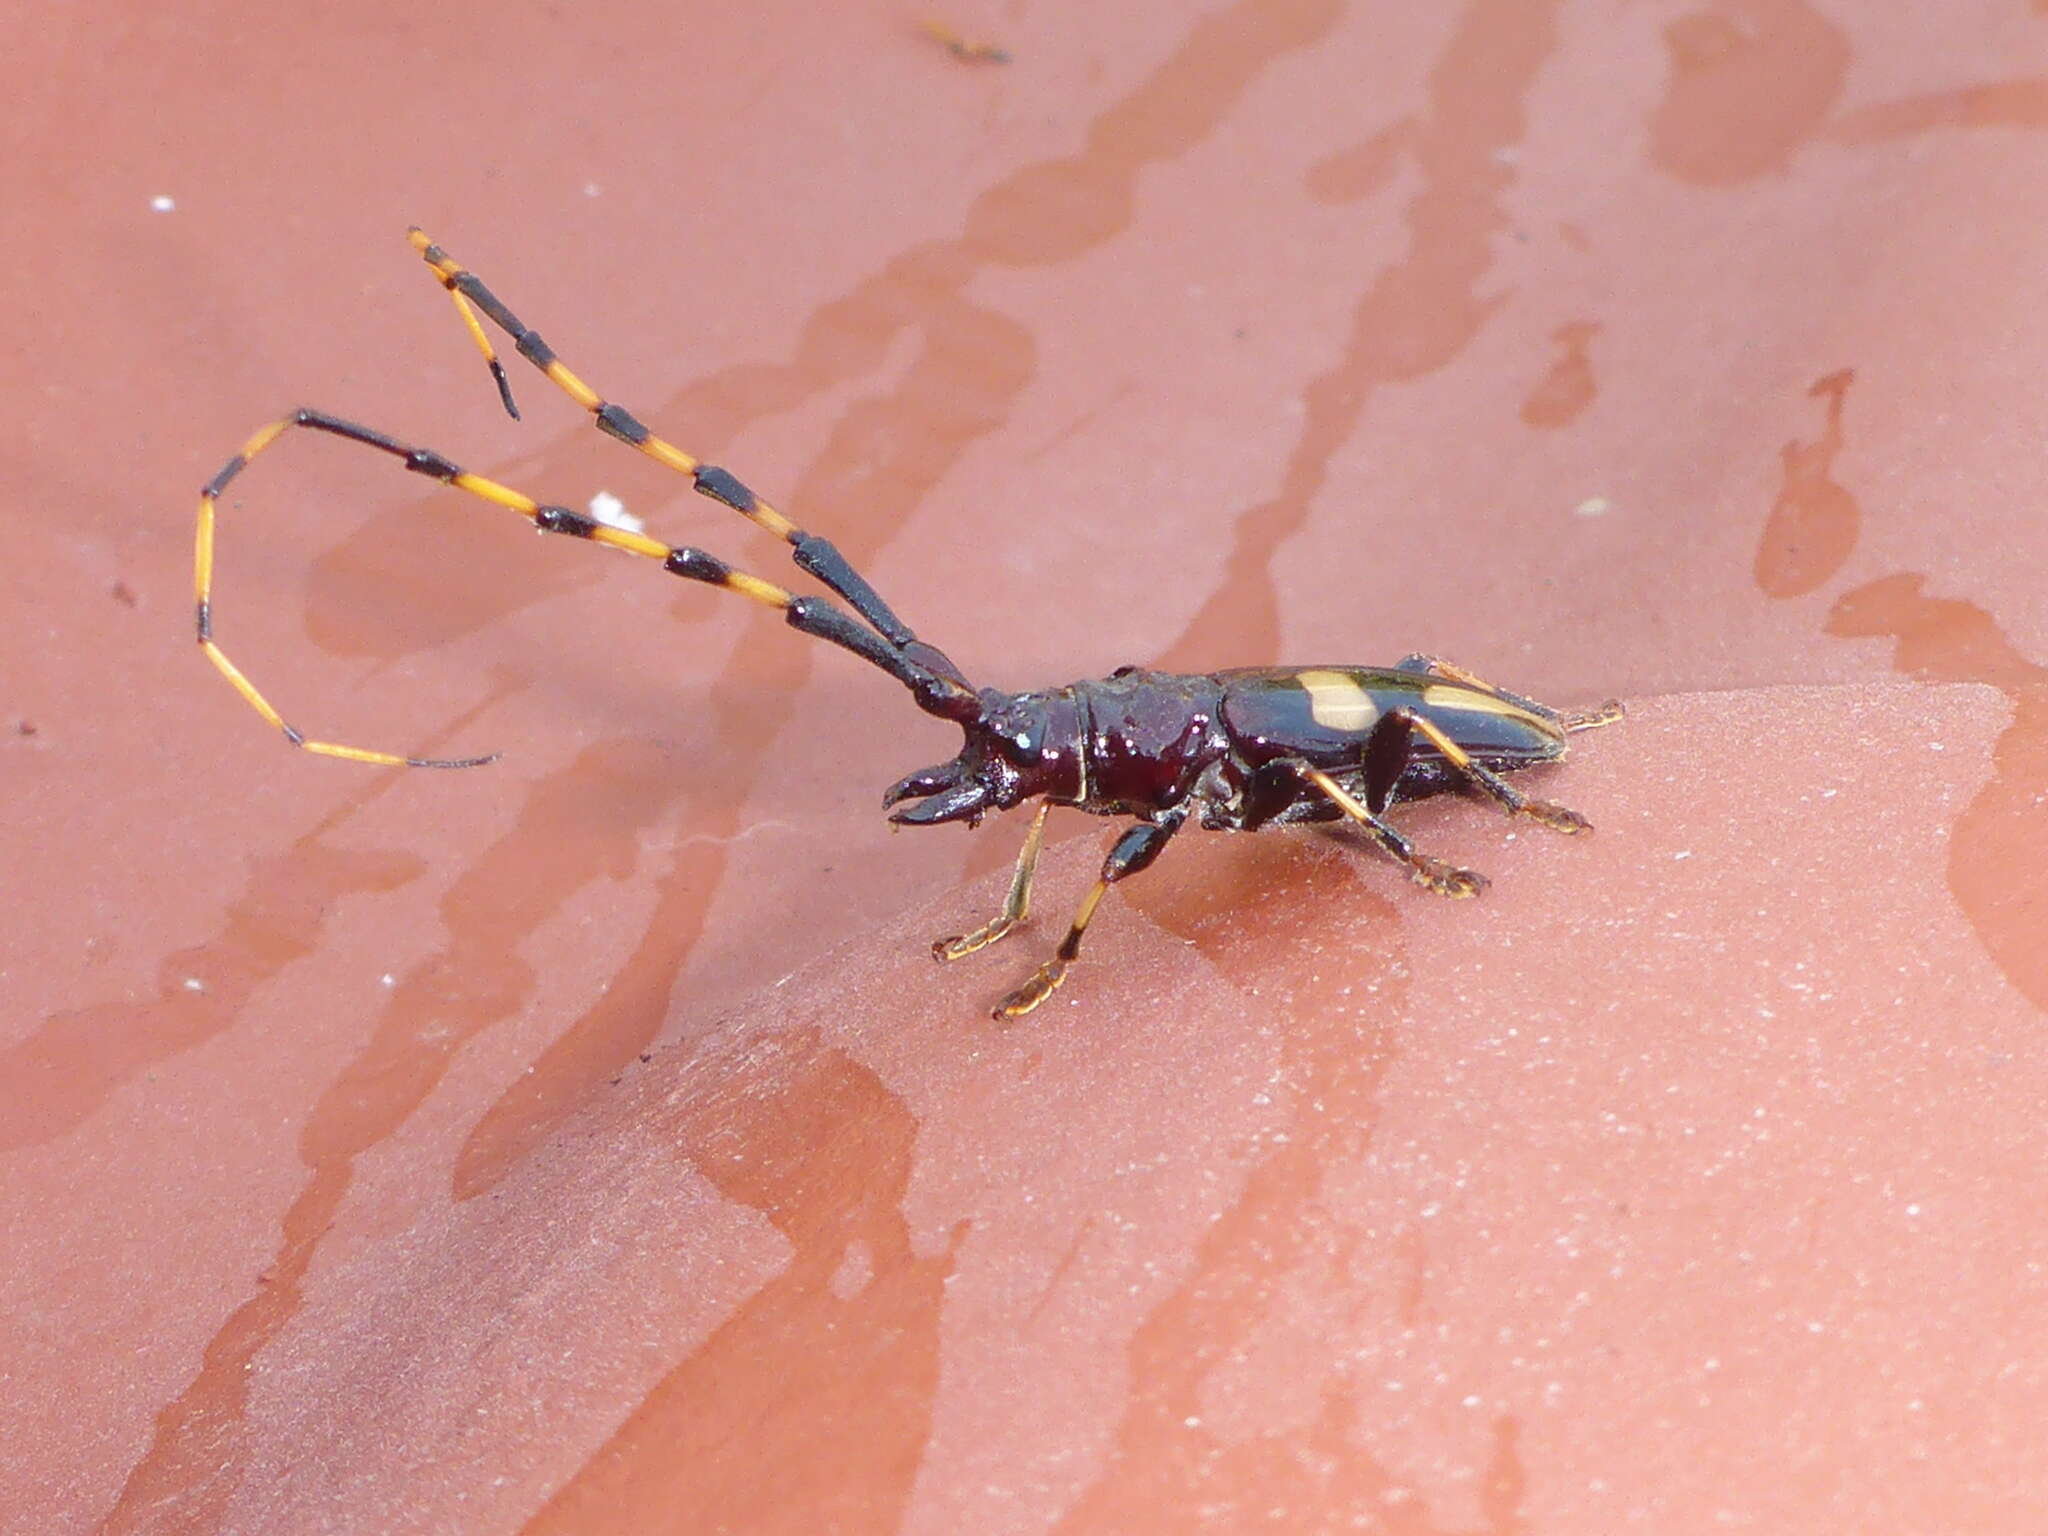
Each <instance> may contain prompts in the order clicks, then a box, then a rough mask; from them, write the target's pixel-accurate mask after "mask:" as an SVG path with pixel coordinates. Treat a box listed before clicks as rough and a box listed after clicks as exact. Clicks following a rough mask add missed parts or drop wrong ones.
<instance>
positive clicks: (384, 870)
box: [0, 836, 425, 1151]
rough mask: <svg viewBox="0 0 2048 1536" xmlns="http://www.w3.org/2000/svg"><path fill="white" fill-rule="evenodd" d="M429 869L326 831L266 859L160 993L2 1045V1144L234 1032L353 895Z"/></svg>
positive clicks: (42, 1133) (72, 1119) (34, 1139)
mask: <svg viewBox="0 0 2048 1536" xmlns="http://www.w3.org/2000/svg"><path fill="white" fill-rule="evenodd" d="M424 869H425V866H424V865H423V864H422V863H421V862H420V861H419V860H418V859H417V858H414V857H412V856H411V855H410V854H404V853H396V852H386V851H382V850H379V851H374V852H367V853H366V852H363V851H360V850H350V849H345V848H337V847H333V846H331V845H329V844H327V843H326V842H323V841H322V840H320V838H318V837H317V836H316V837H314V838H310V839H307V840H305V841H303V842H301V843H300V844H298V845H297V846H295V847H293V848H291V849H290V850H288V851H287V852H284V853H280V854H273V855H271V856H269V857H267V858H262V859H258V860H257V861H256V865H255V868H254V870H253V871H252V872H251V875H250V878H249V883H248V885H247V886H246V887H245V888H244V889H243V891H242V893H241V894H240V895H239V896H237V897H236V898H235V900H234V901H233V902H232V903H230V904H229V906H228V909H227V913H226V915H225V917H224V918H223V920H222V923H221V927H220V931H219V932H217V933H215V934H214V935H213V936H212V937H210V938H208V939H207V940H205V941H204V942H203V943H200V944H195V945H192V946H191V947H190V948H187V949H181V950H178V951H176V952H175V953H173V954H170V955H167V956H165V958H164V960H163V961H162V963H161V964H160V965H159V966H158V967H157V987H156V995H155V996H154V997H152V998H150V999H149V1000H148V1001H146V1002H139V1003H99V1004H95V1005H93V1006H91V1007H86V1008H73V1009H68V1010H66V1011H65V1012H63V1013H53V1014H51V1015H50V1016H49V1017H47V1018H45V1019H44V1020H43V1021H42V1022H41V1023H40V1024H38V1025H37V1026H36V1028H35V1030H34V1031H33V1032H32V1033H31V1034H29V1035H28V1036H27V1037H26V1038H25V1039H23V1040H21V1041H19V1042H18V1043H16V1044H14V1045H12V1046H9V1047H8V1048H7V1049H5V1050H0V1149H6V1150H10V1151H11V1150H13V1149H15V1148H17V1147H27V1146H35V1145H38V1144H40V1143H42V1142H47V1141H53V1140H55V1139H56V1138H57V1137H59V1136H63V1135H66V1134H68V1133H69V1132H71V1131H73V1130H75V1129H76V1128H77V1127H78V1126H80V1125H82V1124H83V1123H84V1122H85V1121H86V1120H88V1119H90V1118H91V1117H92V1116H93V1115H94V1114H96V1113H98V1112H99V1110H100V1109H101V1108H102V1107H103V1106H104V1105H105V1104H106V1102H107V1100H108V1099H109V1097H111V1096H112V1095H113V1094H114V1092H115V1091H116V1090H117V1089H119V1088H120V1086H121V1085H122V1084H123V1083H125V1082H127V1081H128V1080H129V1079H131V1078H133V1077H135V1076H136V1075H137V1074H138V1073H141V1072H143V1071H145V1070H147V1069H148V1068H150V1067H152V1066H154V1065H156V1064H157V1063H158V1062H160V1061H168V1060H170V1059H171V1058H173V1057H175V1056H180V1055H182V1054H184V1053H185V1052H186V1051H190V1050H192V1049H194V1048H195V1047H197V1046H200V1045H203V1044H205V1043H206V1042H207V1041H208V1040H211V1039H213V1038H214V1037H215V1036H217V1035H221V1034H224V1033H226V1032H227V1031H228V1030H229V1029H231V1028H233V1027H234V1022H235V1019H236V1017H237V1016H238V1015H239V1014H240V1013H241V1011H242V1010H243V1009H244V1008H245V1007H247V1006H248V1004H249V1000H250V998H251V997H253V996H254V995H255V993H256V992H257V990H258V989H259V988H261V987H263V986H264V985H265V984H267V983H268V982H270V981H271V980H272V979H273V978H275V977H276V976H277V975H278V973H279V972H281V971H283V970H284V969H285V967H287V966H289V965H290V964H291V963H292V962H293V961H295V960H302V959H304V958H305V957H306V956H307V955H309V954H311V953H313V951H314V950H315V949H317V948H318V947H319V945H320V941H321V936H322V935H323V933H324V932H325V930H326V928H327V923H328V919H329V917H330V916H331V915H332V913H333V911H334V909H335V907H336V906H337V905H339V904H340V903H341V901H342V900H343V899H344V898H345V897H348V896H354V895H360V894H369V893H375V892H384V891H395V890H397V889H399V888H400V887H401V886H404V885H406V884H407V883H409V882H410V881H412V880H415V879H417V878H418V877H419V876H420V874H421V873H422V872H423V871H424Z"/></svg>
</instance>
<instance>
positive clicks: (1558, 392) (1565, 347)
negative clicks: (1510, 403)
mask: <svg viewBox="0 0 2048 1536" xmlns="http://www.w3.org/2000/svg"><path fill="white" fill-rule="evenodd" d="M1599 334H1600V325H1599V322H1597V321H1594V320H1574V321H1572V322H1571V323H1570V324H1568V325H1561V326H1559V327H1558V328H1557V329H1556V330H1555V331H1553V332H1552V333H1551V337H1550V339H1551V340H1552V341H1554V342H1556V343H1557V346H1558V352H1559V355H1558V358H1557V360H1556V361H1555V362H1553V363H1552V364H1551V365H1550V368H1549V371H1548V372H1546V373H1545V374H1544V375H1543V377H1542V378H1541V379H1539V380H1537V382H1536V387H1535V388H1534V389H1532V390H1530V391H1529V396H1528V398H1527V399H1526V400H1524V401H1523V402H1522V413H1521V414H1522V420H1523V422H1524V423H1526V424H1527V425H1529V426H1532V427H1535V428H1537V429H1539V430H1542V431H1555V430H1556V429H1557V428H1559V427H1568V426H1570V425H1571V424H1572V423H1573V422H1575V421H1577V420H1578V419H1579V417H1580V416H1581V415H1582V414H1583V413H1584V412H1585V409H1586V407H1587V406H1589V405H1591V404H1592V403H1593V396H1594V395H1595V393H1597V386H1596V385H1595V382H1594V378H1593V357H1592V345H1593V338H1594V337H1595V336H1598V335H1599Z"/></svg>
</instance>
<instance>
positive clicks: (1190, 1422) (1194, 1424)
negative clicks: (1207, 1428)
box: [1181, 1413, 1202, 1429]
mask: <svg viewBox="0 0 2048 1536" xmlns="http://www.w3.org/2000/svg"><path fill="white" fill-rule="evenodd" d="M1181 1423H1182V1424H1184V1425H1186V1426H1187V1427H1188V1428H1189V1429H1200V1428H1201V1427H1202V1421H1201V1419H1200V1418H1199V1417H1197V1416H1196V1415H1194V1414H1192V1413H1191V1414H1189V1415H1188V1416H1187V1417H1186V1418H1184V1419H1182V1420H1181Z"/></svg>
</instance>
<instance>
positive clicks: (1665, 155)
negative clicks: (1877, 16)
mask: <svg viewBox="0 0 2048 1536" xmlns="http://www.w3.org/2000/svg"><path fill="white" fill-rule="evenodd" d="M1664 43H1665V48H1666V50H1667V52H1668V54H1669V57H1670V67H1671V82H1670V86H1669V88H1668V90H1667V91H1666V92H1665V95H1664V99H1663V100H1662V102H1660V103H1659V104H1658V107H1657V110H1656V113H1655V114H1654V115H1653V116H1652V118H1651V120H1650V156H1651V159H1652V160H1653V161H1654V162H1655V164H1656V165H1657V166H1658V167H1659V168H1660V169H1662V170H1664V171H1667V172H1669V173H1670V174H1671V175H1673V176H1676V177H1678V178H1679V179H1680V180H1681V181H1688V182H1692V183H1695V184H1697V185H1700V186H1708V187H1720V186H1729V185H1732V184H1734V183H1736V182H1742V181H1748V180H1750V179H1752V178H1754V177H1757V176H1762V175H1766V174H1769V173H1771V172H1774V171H1780V170H1783V169H1784V168H1785V166H1786V165H1787V164H1788V163H1789V162H1790V160H1791V158H1792V156H1793V154H1794V153H1795V152H1796V151H1797V150H1798V149H1799V147H1800V146H1801V145H1803V144H1805V143H1806V142H1807V141H1808V140H1809V139H1811V138H1812V137H1813V136H1814V134H1815V133H1816V132H1817V131H1818V130H1819V128H1820V127H1821V124H1822V123H1823V122H1824V121H1825V120H1826V118H1827V115H1828V113H1829V112H1830V111H1832V110H1833V108H1834V105H1835V102H1836V101H1837V100H1838V99H1839V97H1840V96H1841V93H1842V87H1843V84H1844V82H1845V80H1846V79H1847V77H1848V71H1849V55H1850V50H1849V40H1848V37H1847V35H1846V34H1845V33H1844V32H1843V31H1842V29H1841V28H1840V27H1838V26H1837V25H1835V23H1834V22H1832V21H1830V20H1828V19H1827V17H1826V16H1824V15H1822V14H1821V13H1820V12H1819V11H1817V10H1815V9H1814V8H1813V7H1812V6H1810V5H1807V4H1805V3H1804V0H1715V3H1714V4H1711V5H1707V6H1702V7H1700V8H1698V9H1696V10H1692V11H1688V12H1686V13H1685V14H1684V15H1682V16H1679V17H1677V18H1675V19H1674V20H1673V21H1671V22H1670V23H1669V24H1668V25H1667V26H1666V27H1665V29H1664Z"/></svg>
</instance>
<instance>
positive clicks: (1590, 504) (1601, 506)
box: [1572, 496, 1614, 517]
mask: <svg viewBox="0 0 2048 1536" xmlns="http://www.w3.org/2000/svg"><path fill="white" fill-rule="evenodd" d="M1613 505H1614V503H1613V502H1611V501H1609V500H1608V499H1607V498H1606V497H1605V496H1588V497H1587V498H1586V499H1585V500H1584V501H1582V502H1580V503H1579V504H1578V505H1577V506H1576V507H1573V508H1572V515H1573V516H1574V517H1600V516H1603V515H1605V514H1606V512H1607V511H1608V509H1609V508H1611V507H1612V506H1613Z"/></svg>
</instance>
